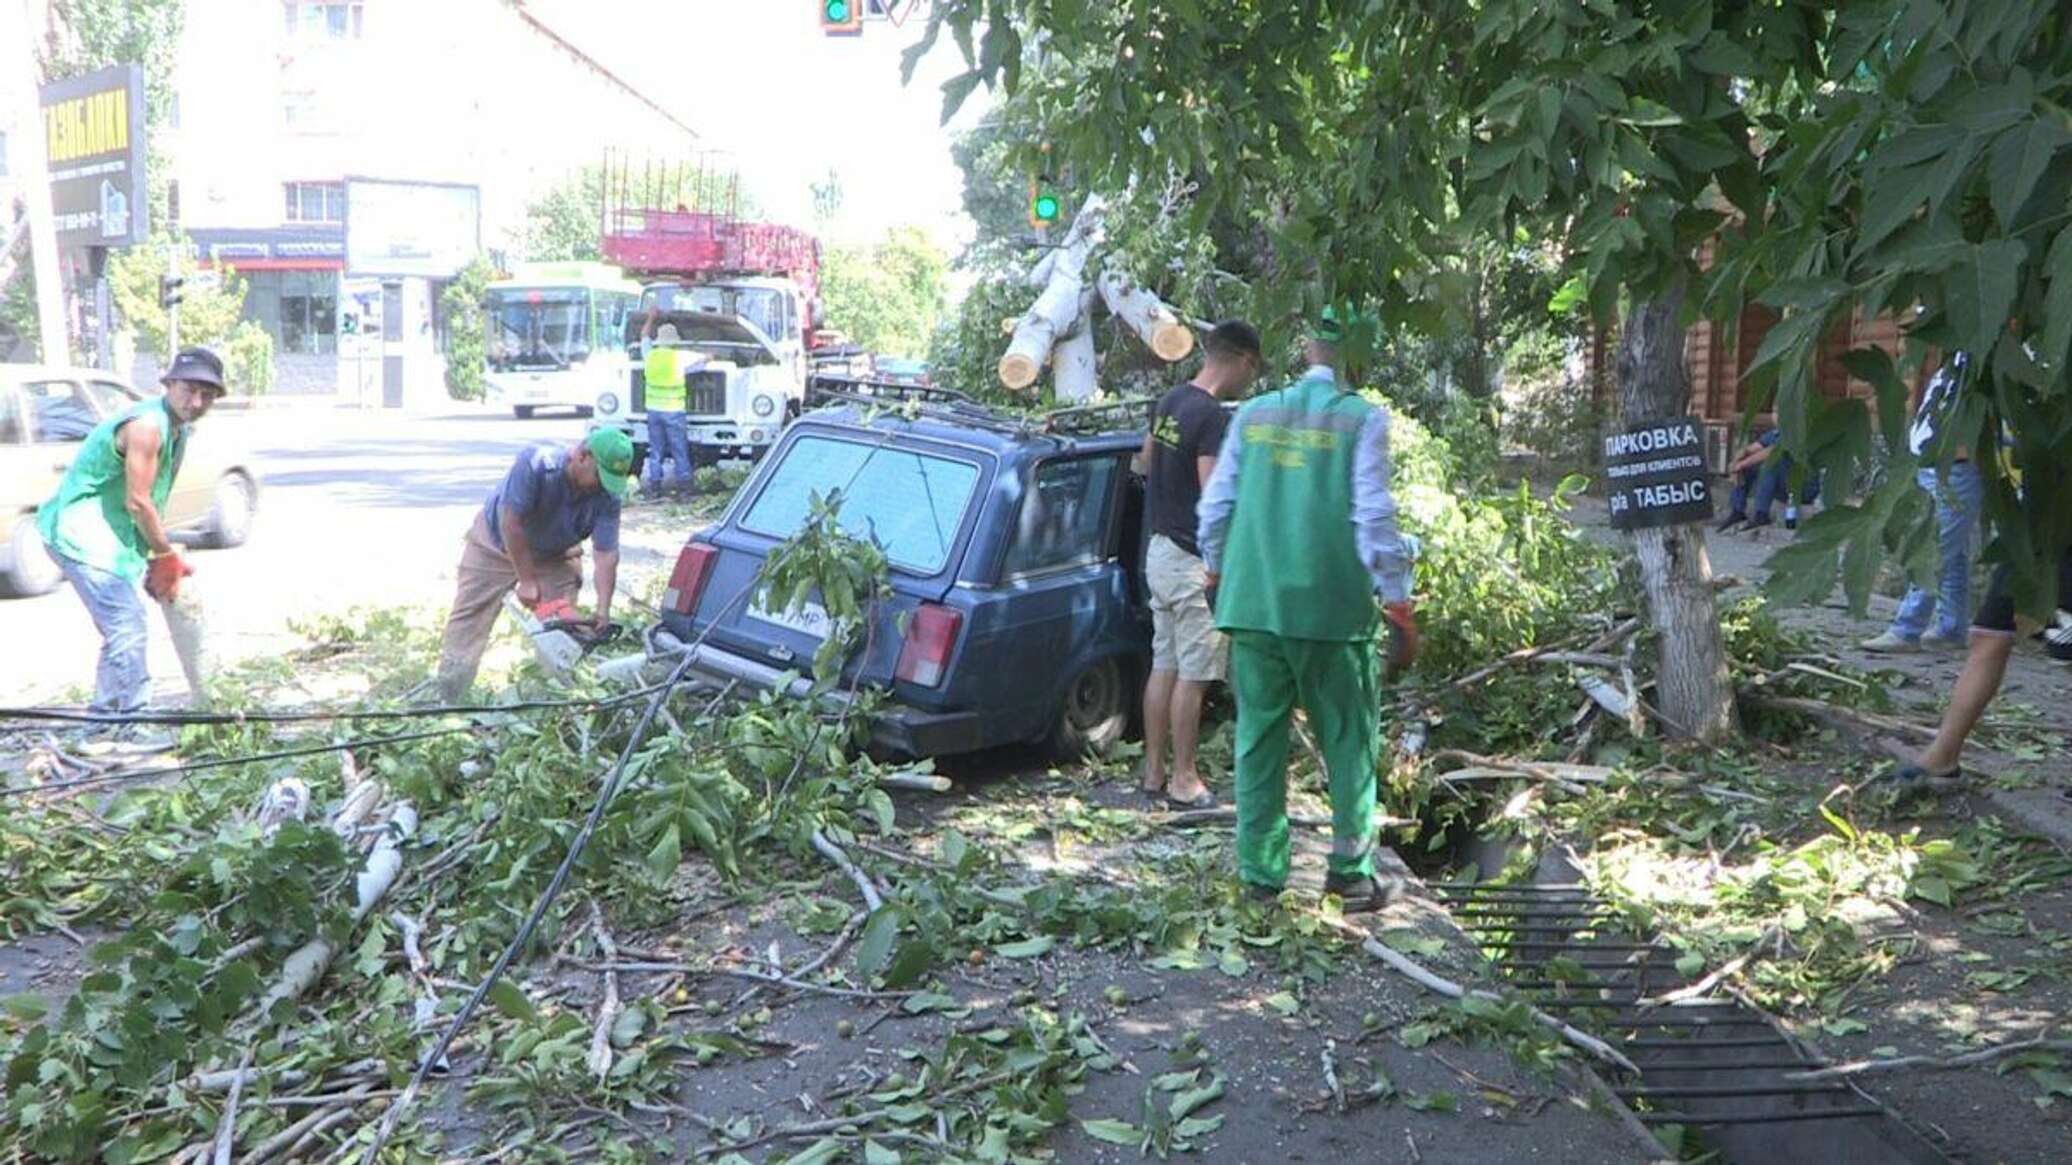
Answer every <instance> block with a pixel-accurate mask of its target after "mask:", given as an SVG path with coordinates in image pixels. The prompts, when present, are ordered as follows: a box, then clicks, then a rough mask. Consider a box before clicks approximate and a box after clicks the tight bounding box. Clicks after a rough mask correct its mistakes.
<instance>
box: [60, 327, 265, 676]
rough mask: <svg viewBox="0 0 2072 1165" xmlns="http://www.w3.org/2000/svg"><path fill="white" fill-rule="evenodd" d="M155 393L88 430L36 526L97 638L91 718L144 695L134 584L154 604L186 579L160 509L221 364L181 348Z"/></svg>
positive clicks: (210, 399) (218, 392)
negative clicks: (162, 392) (140, 586)
mask: <svg viewBox="0 0 2072 1165" xmlns="http://www.w3.org/2000/svg"><path fill="white" fill-rule="evenodd" d="M161 382H162V383H163V384H164V385H165V395H163V396H160V397H155V398H153V399H150V400H144V401H138V402H137V403H136V404H133V405H131V406H129V407H128V408H126V409H124V410H123V411H121V412H120V413H117V414H116V415H114V416H112V417H109V418H108V419H107V420H105V421H102V422H101V423H100V424H98V425H95V426H94V428H93V431H92V432H90V433H88V434H87V436H86V441H85V443H84V444H82V445H81V446H80V447H79V454H78V456H76V457H74V458H73V459H72V464H71V465H70V466H69V467H68V468H67V469H66V470H65V477H64V480H62V481H60V482H59V483H58V490H57V493H56V494H55V495H53V496H52V497H51V499H50V500H49V501H47V502H44V503H43V506H42V508H40V509H39V510H37V512H36V528H37V531H38V532H39V533H41V534H42V536H43V544H44V546H45V548H47V549H48V550H49V552H50V556H51V558H52V559H54V560H55V561H56V562H57V564H58V569H59V570H61V571H63V572H64V576H65V581H66V582H69V583H70V584H72V590H73V591H74V593H76V594H78V596H79V600H80V601H81V602H82V603H85V604H86V610H87V613H88V614H89V615H91V616H92V617H93V621H94V627H95V629H96V630H98V631H100V633H101V658H100V663H99V665H98V666H97V667H96V668H95V669H94V696H93V703H92V704H91V705H90V708H91V709H92V710H93V711H95V712H135V711H139V710H141V709H142V708H143V707H144V703H145V700H146V698H147V697H148V696H149V694H150V681H151V673H150V671H149V670H148V668H147V667H146V665H145V659H144V646H145V642H146V640H147V639H148V632H147V630H146V628H145V622H144V603H143V600H142V599H141V598H140V597H139V596H138V594H137V585H138V584H139V583H142V584H143V587H144V590H145V591H147V592H148V593H149V594H150V595H151V597H152V598H154V599H157V600H159V601H160V602H164V603H170V602H172V601H173V599H174V598H176V597H177V596H178V595H179V592H180V580H181V579H183V578H186V577H187V576H188V575H190V574H193V573H194V569H193V568H192V567H190V566H188V565H187V563H186V561H185V560H184V559H182V558H181V557H180V553H179V551H177V550H175V549H174V548H173V544H172V542H171V540H169V539H168V538H167V537H166V530H165V504H166V499H167V498H168V497H170V496H171V495H172V492H173V479H174V478H176V477H178V476H179V473H180V462H181V460H182V459H183V458H184V457H185V456H186V453H187V433H188V430H189V429H190V428H191V427H192V426H193V425H194V423H195V422H196V421H198V420H200V419H201V418H202V417H203V416H204V415H205V414H207V412H208V411H209V407H210V406H211V405H213V404H215V403H216V401H218V400H220V399H221V398H222V396H223V392H224V388H223V361H222V360H221V359H219V358H218V357H217V356H216V354H215V353H214V352H211V351H209V350H208V349H207V348H183V349H181V350H180V352H179V353H178V354H176V355H175V356H174V357H173V362H172V364H171V365H170V366H168V367H167V368H166V371H165V376H164V377H162V378H161Z"/></svg>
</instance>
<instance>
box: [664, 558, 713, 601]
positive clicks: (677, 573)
mask: <svg viewBox="0 0 2072 1165" xmlns="http://www.w3.org/2000/svg"><path fill="white" fill-rule="evenodd" d="M718 558H719V549H718V548H717V547H714V546H709V545H707V544H705V543H703V542H691V543H688V544H686V545H685V546H684V548H683V552H682V553H680V554H678V555H677V556H676V569H675V570H672V571H670V572H669V586H668V588H667V589H666V590H664V591H663V592H662V606H663V607H664V608H666V609H668V610H671V611H674V612H676V613H677V614H679V615H688V614H690V613H691V612H692V611H694V610H697V608H698V596H699V595H701V594H703V593H704V591H705V582H706V580H707V579H709V578H711V577H712V564H713V562H714V561H716V560H717V559H718Z"/></svg>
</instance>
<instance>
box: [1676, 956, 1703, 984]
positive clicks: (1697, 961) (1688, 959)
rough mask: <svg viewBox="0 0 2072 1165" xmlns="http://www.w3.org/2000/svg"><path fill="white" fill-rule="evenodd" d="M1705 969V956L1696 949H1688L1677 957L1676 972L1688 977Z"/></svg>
mask: <svg viewBox="0 0 2072 1165" xmlns="http://www.w3.org/2000/svg"><path fill="white" fill-rule="evenodd" d="M1704 969H1705V956H1704V955H1701V954H1699V953H1698V952H1696V951H1686V952H1684V953H1683V954H1681V955H1678V956H1677V957H1676V973H1677V974H1679V975H1682V976H1683V977H1684V978H1686V979H1688V978H1690V977H1691V976H1693V975H1696V974H1697V973H1698V972H1700V971H1703V970H1704Z"/></svg>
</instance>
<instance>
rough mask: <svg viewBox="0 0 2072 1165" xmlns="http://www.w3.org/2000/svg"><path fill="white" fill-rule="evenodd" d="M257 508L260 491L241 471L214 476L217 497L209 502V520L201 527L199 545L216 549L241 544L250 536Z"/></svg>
mask: <svg viewBox="0 0 2072 1165" xmlns="http://www.w3.org/2000/svg"><path fill="white" fill-rule="evenodd" d="M258 510H259V490H258V487H257V486H255V485H253V484H252V479H251V478H249V477H246V476H245V475H244V474H242V473H237V472H231V473H226V474H224V475H223V476H222V477H219V478H217V479H216V497H215V500H214V501H213V502H211V503H210V504H209V521H208V525H207V526H205V527H204V528H203V529H204V530H205V531H206V533H204V534H203V535H202V545H204V546H209V547H213V548H215V549H218V550H224V549H228V548H230V547H232V546H243V545H244V544H245V539H247V538H250V537H251V536H252V515H253V514H255V513H257V512H258Z"/></svg>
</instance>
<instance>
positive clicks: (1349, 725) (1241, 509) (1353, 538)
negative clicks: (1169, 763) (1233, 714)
mask: <svg viewBox="0 0 2072 1165" xmlns="http://www.w3.org/2000/svg"><path fill="white" fill-rule="evenodd" d="M1343 331H1344V328H1343V326H1342V325H1341V323H1340V321H1339V320H1338V319H1337V318H1336V316H1335V315H1334V314H1333V313H1332V312H1331V311H1330V310H1329V309H1326V310H1325V312H1324V315H1323V317H1322V319H1320V320H1319V321H1317V323H1316V324H1315V326H1314V328H1313V330H1312V332H1311V334H1310V337H1309V342H1308V344H1307V346H1306V348H1305V354H1306V355H1307V357H1308V360H1309V368H1308V370H1307V371H1305V372H1304V373H1303V374H1302V376H1301V378H1300V379H1298V380H1296V381H1295V383H1293V384H1291V385H1288V386H1287V387H1286V388H1282V389H1280V390H1278V391H1275V392H1269V393H1264V394H1262V395H1259V396H1255V397H1253V398H1252V399H1251V401H1250V402H1249V403H1247V404H1246V405H1245V406H1244V407H1243V408H1241V409H1239V410H1238V412H1237V416H1236V417H1234V418H1233V419H1232V420H1231V423H1230V428H1229V431H1228V432H1227V433H1226V434H1225V435H1224V438H1223V445H1222V448H1221V450H1220V451H1219V452H1218V453H1217V456H1216V468H1215V470H1214V472H1213V473H1211V474H1210V476H1209V481H1208V484H1207V485H1206V486H1204V487H1203V488H1202V495H1201V502H1200V504H1199V506H1198V507H1197V511H1198V513H1199V516H1200V530H1199V531H1198V535H1197V537H1198V541H1199V544H1200V546H1201V551H1202V562H1203V564H1204V566H1205V567H1206V568H1207V571H1208V578H1207V585H1208V594H1209V602H1210V605H1211V606H1213V607H1214V609H1215V612H1216V626H1217V627H1218V628H1220V629H1221V630H1222V631H1223V632H1224V633H1225V634H1227V635H1229V636H1230V647H1231V651H1230V668H1231V688H1232V690H1233V691H1235V692H1236V694H1237V758H1236V759H1237V872H1238V878H1239V880H1240V881H1241V882H1243V883H1244V886H1245V889H1246V890H1247V892H1249V893H1251V894H1252V895H1254V896H1256V897H1260V898H1268V897H1276V896H1278V895H1279V894H1280V892H1281V890H1282V888H1283V887H1285V886H1286V885H1287V882H1288V774H1287V762H1288V729H1289V722H1290V720H1291V719H1292V718H1293V716H1294V712H1295V709H1296V708H1297V707H1300V708H1301V709H1302V710H1303V712H1304V713H1305V714H1306V715H1307V716H1308V718H1309V727H1310V729H1311V730H1312V731H1313V732H1315V733H1316V739H1317V746H1318V748H1319V750H1320V751H1321V752H1322V753H1323V754H1324V767H1325V769H1326V773H1327V776H1328V778H1329V781H1330V791H1331V854H1330V858H1329V860H1328V868H1327V870H1326V873H1325V877H1324V892H1325V893H1327V894H1336V895H1338V896H1339V898H1340V899H1341V901H1342V902H1343V903H1344V907H1345V909H1346V910H1349V911H1351V910H1371V909H1376V908H1378V907H1380V906H1382V905H1385V904H1386V903H1387V902H1388V900H1389V899H1390V898H1391V897H1392V896H1393V895H1394V893H1395V891H1396V885H1395V883H1394V881H1393V879H1388V878H1377V877H1376V876H1375V873H1374V797H1375V777H1374V759H1375V738H1376V732H1377V729H1378V727H1379V726H1378V724H1377V723H1376V713H1377V708H1376V705H1377V704H1378V703H1379V701H1380V692H1379V690H1378V689H1379V682H1378V677H1377V676H1376V674H1375V673H1376V671H1377V660H1376V658H1375V655H1376V653H1375V644H1374V640H1375V635H1376V632H1377V631H1379V630H1383V629H1385V630H1386V633H1387V636H1388V656H1389V670H1390V672H1391V674H1393V673H1394V672H1396V671H1399V670H1401V669H1402V668H1405V667H1408V666H1409V665H1410V663H1411V661H1412V660H1414V659H1415V658H1416V656H1417V622H1416V620H1415V619H1414V618H1413V617H1412V615H1411V609H1410V556H1409V553H1408V549H1407V547H1406V546H1405V544H1404V540H1403V536H1402V534H1401V533H1400V531H1398V529H1397V527H1396V502H1395V499H1394V498H1393V497H1392V496H1390V494H1389V414H1388V412H1387V410H1385V409H1382V408H1380V407H1378V406H1376V405H1374V404H1372V403H1370V402H1368V401H1367V400H1365V399H1363V398H1362V397H1361V396H1360V394H1359V393H1358V392H1357V391H1355V390H1354V389H1353V388H1352V387H1351V386H1350V385H1347V384H1345V383H1342V382H1341V381H1340V379H1339V374H1338V371H1337V365H1338V345H1339V342H1340V340H1341V338H1342V335H1343Z"/></svg>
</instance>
